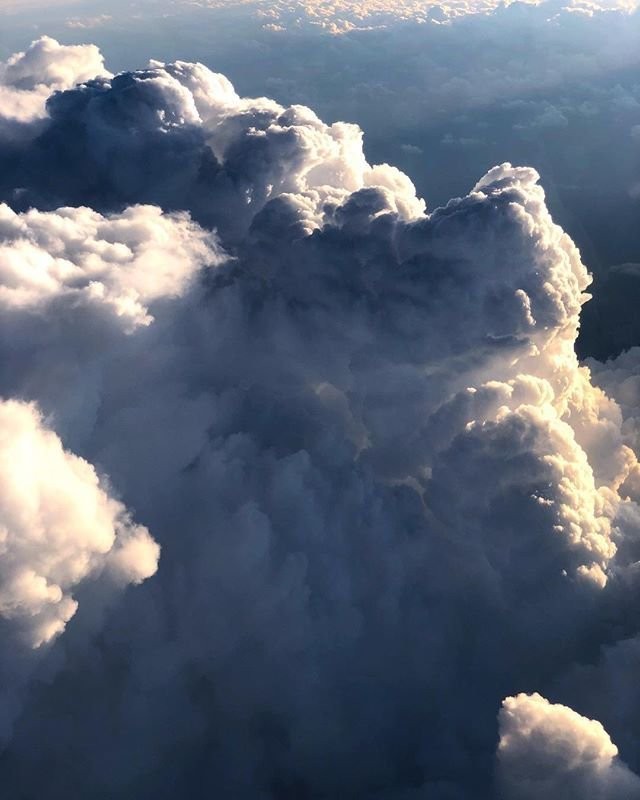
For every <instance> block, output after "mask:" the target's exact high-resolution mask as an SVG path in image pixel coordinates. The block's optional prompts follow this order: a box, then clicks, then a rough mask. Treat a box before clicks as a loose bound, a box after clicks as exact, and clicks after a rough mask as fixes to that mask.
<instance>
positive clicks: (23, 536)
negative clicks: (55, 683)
mask: <svg viewBox="0 0 640 800" xmlns="http://www.w3.org/2000/svg"><path fill="white" fill-rule="evenodd" d="M0 428H1V430H2V434H1V438H2V458H1V464H2V474H1V476H0V486H1V489H0V492H1V493H2V523H1V525H0V528H1V530H2V540H1V548H2V566H1V578H0V616H2V617H3V618H4V619H5V620H10V621H11V622H15V624H16V626H17V627H18V628H21V629H23V630H24V635H25V637H26V639H27V640H28V642H29V644H31V645H32V646H33V647H39V646H41V645H42V644H45V643H47V642H49V641H51V640H52V639H53V638H54V637H55V636H57V635H58V634H59V633H60V632H61V631H62V630H64V627H65V625H66V623H67V622H68V621H69V619H70V618H71V617H72V616H73V615H74V613H75V611H76V609H77V603H76V602H75V600H74V599H73V596H72V591H73V587H74V586H76V585H78V584H79V583H81V582H82V581H83V580H85V579H86V578H87V577H89V576H91V575H92V574H94V573H97V572H99V571H101V570H103V569H110V570H112V571H113V573H114V575H115V576H116V577H117V579H118V581H120V582H122V583H123V584H126V583H140V582H141V581H143V580H144V579H145V578H148V577H149V576H150V575H153V573H154V572H155V571H156V564H157V560H158V553H159V549H158V546H157V545H156V544H155V542H154V541H153V540H152V539H151V537H150V535H149V533H148V531H147V530H146V528H144V527H142V526H136V525H134V524H133V523H132V522H131V520H130V518H129V517H128V515H127V513H126V511H125V509H124V506H123V505H122V504H121V503H119V502H118V501H117V500H114V499H113V498H111V497H109V495H108V494H107V493H106V492H105V490H104V488H103V487H102V486H101V485H100V481H99V479H98V476H97V474H96V472H95V470H94V468H93V467H92V466H91V465H90V464H88V463H87V462H86V461H83V460H82V459H81V458H78V457H77V456H74V455H73V454H71V453H68V452H65V450H64V449H63V447H62V443H61V442H60V439H59V438H58V437H57V436H56V435H55V434H54V433H53V432H52V431H50V430H47V428H46V427H45V426H44V423H43V420H42V418H41V417H40V415H39V414H38V411H37V409H36V408H35V407H34V406H32V405H26V404H24V403H19V402H16V401H4V402H3V403H2V406H1V407H0Z"/></svg>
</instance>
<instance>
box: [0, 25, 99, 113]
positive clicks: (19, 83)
mask: <svg viewBox="0 0 640 800" xmlns="http://www.w3.org/2000/svg"><path fill="white" fill-rule="evenodd" d="M97 75H108V73H107V72H106V70H105V68H104V59H103V58H102V55H101V54H100V51H99V50H98V48H97V47H95V45H71V46H66V45H61V44H59V43H58V42H57V41H56V40H55V39H51V38H50V37H49V36H42V37H41V38H40V39H38V40H37V41H35V42H32V43H31V46H30V47H29V48H27V50H25V52H23V53H16V54H15V55H13V56H11V58H10V59H9V60H8V61H6V62H5V63H4V64H2V65H0V120H1V119H2V118H3V117H4V118H5V119H6V118H8V119H13V120H16V121H18V122H29V121H31V120H33V119H35V118H37V117H39V116H41V115H42V113H43V111H44V104H45V101H46V99H47V98H48V97H49V95H50V94H51V93H52V92H53V91H55V90H59V89H69V88H70V87H72V86H74V85H75V84H76V83H81V82H82V81H86V80H89V78H95V77H96V76H97Z"/></svg>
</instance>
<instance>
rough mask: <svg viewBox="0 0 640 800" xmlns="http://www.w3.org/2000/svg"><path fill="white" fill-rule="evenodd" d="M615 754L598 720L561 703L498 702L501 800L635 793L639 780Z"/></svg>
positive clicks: (610, 799)
mask: <svg viewBox="0 0 640 800" xmlns="http://www.w3.org/2000/svg"><path fill="white" fill-rule="evenodd" d="M617 756H618V748H617V747H616V746H615V745H614V744H613V742H612V741H611V739H610V738H609V736H608V734H607V732H606V731H605V729H604V728H603V727H602V725H601V724H600V723H599V722H597V721H595V720H590V719H586V718H585V717H581V716H580V715H579V714H576V712H575V711H572V710H571V709H570V708H567V707H566V706H563V705H552V704H551V703H549V702H548V701H547V700H545V698H544V697H541V696H540V695H539V694H533V695H525V694H520V695H518V696H517V697H508V698H507V699H506V700H505V701H504V703H503V704H502V710H501V711H500V744H499V746H498V765H499V770H500V775H501V780H502V784H503V785H502V790H503V795H502V796H503V797H504V798H505V800H537V799H538V798H543V797H566V798H567V800H569V799H570V798H576V800H577V798H584V799H585V800H588V799H589V798H594V800H595V798H598V800H632V798H634V797H640V778H638V776H637V775H634V774H633V773H632V772H631V771H630V770H629V769H628V768H627V767H626V766H625V765H624V764H622V763H621V762H620V761H618V759H617Z"/></svg>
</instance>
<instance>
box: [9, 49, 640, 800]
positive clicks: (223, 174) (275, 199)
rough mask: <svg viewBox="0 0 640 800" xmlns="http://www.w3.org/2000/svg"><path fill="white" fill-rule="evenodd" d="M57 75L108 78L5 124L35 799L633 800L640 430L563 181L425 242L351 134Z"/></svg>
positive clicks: (13, 708)
mask: <svg viewBox="0 0 640 800" xmlns="http://www.w3.org/2000/svg"><path fill="white" fill-rule="evenodd" d="M36 55H37V58H38V59H44V61H45V62H46V65H47V68H46V70H45V71H44V73H43V74H47V75H59V74H60V73H59V72H58V71H56V68H55V64H56V61H57V59H62V61H63V62H64V63H67V61H68V60H69V59H70V58H71V56H73V59H75V60H74V61H73V64H74V66H73V70H74V74H75V78H69V79H68V83H72V82H73V81H74V80H85V79H86V78H87V77H88V76H87V75H86V74H85V71H84V67H85V62H84V59H86V62H87V64H91V65H94V66H95V65H96V64H99V70H98V71H99V72H101V74H100V75H99V76H98V77H96V78H91V79H88V80H85V82H84V83H83V84H82V85H80V86H77V87H73V86H71V85H67V84H65V82H64V81H67V78H66V77H65V78H56V79H55V81H58V83H56V82H55V81H53V79H52V81H53V82H52V83H51V84H50V88H51V89H56V90H58V91H55V92H54V93H52V94H50V96H49V97H48V99H47V102H46V106H43V105H42V104H41V102H40V94H39V93H40V92H41V91H42V92H43V93H44V89H42V90H41V88H39V87H40V84H35V85H34V82H33V80H26V79H25V80H22V79H21V80H20V81H19V82H18V83H16V81H15V80H14V83H13V84H11V87H12V88H11V92H13V93H14V94H15V95H16V96H18V97H19V98H20V99H21V102H24V104H25V105H29V106H30V104H31V103H32V101H33V109H34V112H33V116H29V117H28V118H27V117H21V118H20V119H18V120H16V119H15V117H13V118H12V116H11V115H12V111H11V109H12V108H13V107H14V106H12V105H11V104H9V105H7V106H5V105H0V114H1V115H2V119H3V121H2V123H1V124H0V163H1V164H2V166H3V168H2V170H1V171H0V197H1V199H2V200H3V204H2V205H0V328H1V330H0V333H1V335H0V356H1V359H0V393H1V394H2V396H3V397H4V398H6V400H4V401H3V402H2V403H1V404H0V498H2V501H3V502H2V507H3V512H2V515H0V547H1V550H0V559H1V561H0V564H1V566H0V618H1V625H0V636H1V637H2V639H1V640H0V644H1V649H0V654H1V658H0V669H1V670H2V675H3V676H4V675H6V676H7V677H6V681H5V684H4V685H5V686H6V687H8V688H7V689H6V690H5V691H4V694H3V695H0V709H1V720H2V730H1V733H2V745H3V750H2V754H1V755H0V777H1V778H2V782H3V786H5V787H6V791H7V793H8V794H9V795H11V794H13V796H16V797H17V796H20V795H22V796H23V797H26V798H43V797H45V798H47V800H48V799H49V798H51V800H57V798H67V797H69V796H70V795H73V796H77V797H91V798H96V800H102V799H103V798H104V800H106V798H113V797H118V798H127V799H128V798H132V799H133V798H136V800H140V799H141V798H154V800H159V799H161V798H175V797H183V796H184V797H190V796H212V797H224V798H226V797H234V798H247V800H255V799H256V798H265V800H267V798H273V800H285V799H286V798H297V799H300V798H336V797H341V798H353V800H359V799H360V798H365V797H366V798H376V799H377V800H403V799H404V798H412V799H413V798H425V799H426V798H428V799H429V800H452V798H455V799H456V800H458V799H461V800H467V799H468V800H471V798H473V799H474V800H478V799H479V798H493V797H498V796H500V797H504V798H506V800H538V798H543V797H544V798H546V797H549V796H555V795H557V796H566V797H567V798H573V797H576V798H578V797H585V798H588V799H589V800H590V799H591V797H593V798H594V800H595V798H596V797H598V798H607V800H632V798H635V797H637V796H638V779H637V778H636V776H635V775H634V773H633V771H632V770H636V771H637V770H638V769H640V762H638V759H637V749H635V748H634V747H633V745H632V743H633V741H634V739H635V737H636V736H638V735H639V734H640V715H633V714H628V713H624V710H625V709H626V708H627V696H626V694H625V692H624V691H622V688H621V690H620V691H619V692H618V691H616V690H615V688H614V689H612V688H611V687H610V686H609V687H608V689H607V692H605V691H604V690H603V689H602V686H603V685H606V678H607V676H608V675H611V674H616V675H622V676H626V679H627V682H628V681H629V680H630V679H631V678H630V676H633V675H635V674H636V673H637V655H636V649H637V648H634V647H633V646H632V645H633V643H634V642H635V639H636V636H637V635H638V624H637V622H636V619H637V618H638V617H637V615H636V614H634V611H635V609H636V607H637V594H638V588H637V587H636V583H637V569H636V564H637V561H638V558H639V557H640V554H639V553H638V549H639V548H638V536H639V535H640V510H639V508H638V505H637V501H638V499H640V470H639V469H638V463H637V460H636V456H635V453H634V449H635V445H636V439H635V427H636V426H635V422H636V416H637V407H638V405H637V403H636V394H635V393H634V392H633V391H632V389H630V388H629V387H628V386H626V388H625V391H624V392H622V391H621V390H620V386H621V385H622V384H624V382H625V380H624V375H625V372H626V370H627V369H628V368H629V365H628V364H626V362H624V363H623V362H620V363H619V364H617V365H615V368H614V365H610V364H609V365H602V364H594V365H593V366H592V370H593V374H594V376H595V377H596V379H597V382H598V386H596V385H595V383H594V382H592V375H591V371H590V369H589V368H587V367H585V366H581V365H580V364H579V362H578V360H577V358H576V355H575V352H574V344H575V339H576V336H577V330H578V322H579V315H580V311H581V307H582V304H583V303H584V301H585V300H586V299H587V297H588V295H587V294H586V290H587V288H588V286H589V283H590V277H589V274H588V272H587V270H586V268H585V266H584V264H583V263H582V260H581V257H580V253H579V252H578V250H577V248H576V247H575V245H574V244H573V242H572V241H571V239H570V237H569V236H568V235H567V234H566V233H565V232H564V231H563V230H562V229H561V228H560V227H559V226H557V225H556V224H555V223H554V222H553V220H552V218H551V216H550V214H549V212H548V210H547V206H546V202H545V195H544V192H543V190H542V188H541V186H540V185H539V180H538V178H539V176H538V175H537V173H536V172H535V170H533V169H530V168H526V167H513V166H511V164H508V163H504V164H502V165H500V166H497V167H495V168H493V169H491V170H490V171H489V172H488V173H487V174H486V175H485V176H484V177H483V178H482V179H481V180H480V181H479V182H478V183H477V184H476V185H475V186H474V187H473V188H472V190H471V191H470V192H469V194H467V195H466V196H464V197H462V198H458V199H455V200H452V201H450V202H449V203H448V204H447V205H445V206H444V207H442V208H438V209H436V210H435V211H433V212H432V213H430V214H427V213H426V211H425V207H424V203H423V202H422V201H421V200H419V199H418V198H417V197H416V194H415V189H414V187H413V184H412V183H411V181H410V180H409V178H408V177H407V176H406V175H404V174H403V173H401V172H400V171H399V170H397V169H395V168H393V167H391V166H389V165H386V164H383V165H371V164H369V163H368V161H367V159H366V158H365V156H364V153H363V150H362V134H361V131H360V130H359V129H358V128H357V126H354V125H349V124H346V123H342V122H337V123H334V124H332V125H326V124H324V123H323V122H322V121H321V120H320V119H319V118H318V117H317V116H316V115H315V114H314V113H313V112H312V111H311V110H309V109H308V108H306V107H303V106H292V107H290V108H285V107H283V106H281V105H279V104H278V103H276V102H274V101H272V100H268V99H265V98H259V99H247V98H242V97H240V96H239V95H238V94H237V93H236V92H235V90H234V88H233V86H232V85H231V84H230V83H229V81H228V80H227V79H226V78H225V77H224V76H222V75H219V74H215V73H212V72H210V71H209V70H208V69H207V68H206V67H204V66H202V65H201V64H190V63H186V62H176V63H173V64H162V63H160V62H152V63H151V64H150V65H149V66H148V67H147V68H145V69H144V70H141V71H139V72H133V73H124V74H120V75H117V76H115V77H111V76H110V75H109V74H108V73H106V72H104V69H103V66H102V62H101V61H100V59H99V54H98V55H96V52H95V51H94V50H93V49H92V48H85V49H84V50H82V51H81V52H78V51H77V50H74V51H73V53H69V52H68V51H67V49H66V48H64V47H59V46H57V44H55V43H52V42H51V41H45V42H42V41H40V42H36V43H34V45H32V47H31V48H30V49H29V50H28V51H25V53H24V54H23V55H20V56H17V57H16V58H15V59H14V60H13V61H12V62H11V63H12V64H14V65H22V67H20V69H21V70H22V72H21V73H20V74H24V75H27V74H29V73H28V69H29V68H28V65H29V64H30V63H31V62H32V60H33V59H34V58H36ZM96 59H97V60H96ZM88 68H89V67H87V69H88ZM8 69H9V68H8V67H7V70H6V71H5V72H3V73H2V74H3V75H6V74H9V73H8ZM16 69H18V67H16ZM39 69H40V67H39ZM10 74H14V73H10ZM4 80H5V81H9V78H6V77H5V78H4ZM11 80H13V79H11ZM43 85H44V84H43ZM47 85H49V84H47ZM34 92H36V93H37V94H38V96H37V97H36V96H35V95H34V94H33V93H34ZM2 97H3V95H1V94H0V99H1V98H2ZM36 101H37V102H36ZM12 102H13V101H12ZM30 107H31V106H30ZM16 126H18V127H19V130H20V136H16V130H17V128H16ZM616 370H617V371H616ZM599 386H602V387H603V388H599ZM605 392H609V393H610V394H607V393H605ZM612 397H615V398H617V400H614V399H612ZM26 448H29V451H30V452H35V453H37V454H39V456H38V458H37V464H38V469H37V470H33V469H31V470H29V469H27V466H26V460H25V456H24V452H25V449H26ZM107 476H108V478H107ZM5 508H6V512H5V510H4V509H5ZM160 548H161V549H160ZM158 557H159V563H157V561H158ZM156 567H157V572H156ZM128 584H139V585H137V586H135V587H131V588H130V589H126V590H125V587H126V586H127V585H128ZM17 641H19V642H20V645H19V647H14V642H17ZM629 643H631V644H629ZM620 653H623V655H616V654H620ZM585 665H588V666H589V669H586V666H585ZM576 675H578V678H576V677H575V676H576ZM618 685H619V686H620V687H624V686H625V685H626V684H625V682H624V681H623V680H620V681H619V684H618ZM537 692H541V693H543V694H544V695H545V696H548V697H549V698H550V699H551V700H552V701H553V702H550V701H547V700H546V699H545V698H544V697H543V696H542V695H541V694H537ZM522 693H524V694H522ZM604 697H606V702H604V701H603V698H604ZM505 698H507V699H505ZM501 704H502V710H501V711H500V708H501ZM569 705H571V708H569V707H568V706H569ZM572 709H575V710H572ZM596 710H597V716H598V718H599V719H600V720H601V723H602V724H601V723H600V722H595V721H591V717H594V716H596ZM498 714H499V716H498ZM603 725H604V727H603ZM605 728H606V729H607V731H608V732H607V731H605ZM613 741H615V742H616V743H617V745H618V746H619V747H620V756H618V750H617V747H616V745H614V744H613ZM623 762H626V763H628V764H629V767H627V766H625V763H623ZM494 773H495V774H494ZM598 792H600V793H599V794H598ZM590 793H591V794H590Z"/></svg>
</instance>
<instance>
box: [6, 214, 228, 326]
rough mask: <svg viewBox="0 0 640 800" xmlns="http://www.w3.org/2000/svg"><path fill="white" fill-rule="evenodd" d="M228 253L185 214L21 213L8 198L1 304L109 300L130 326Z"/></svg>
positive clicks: (146, 319) (28, 306) (34, 306)
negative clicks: (151, 304)
mask: <svg viewBox="0 0 640 800" xmlns="http://www.w3.org/2000/svg"><path fill="white" fill-rule="evenodd" d="M223 257H224V255H223V254H222V253H221V251H220V248H219V247H217V245H216V241H215V238H214V237H213V236H211V235H209V234H207V233H205V232H204V231H202V230H200V229H198V228H197V227H196V226H195V225H193V223H191V221H190V220H189V219H188V217H187V215H185V214H173V215H163V214H162V212H161V211H160V209H159V208H157V207H155V206H134V207H130V208H128V209H126V211H124V212H123V213H122V214H118V215H113V216H110V217H104V216H102V215H101V214H98V213H96V212H95V211H92V210H91V209H89V208H61V209H58V210H57V211H55V212H50V213H47V212H39V211H37V210H35V209H33V210H31V211H28V212H25V213H24V214H16V213H14V212H13V211H12V210H11V209H10V208H9V206H7V205H0V306H2V307H4V308H5V309H6V310H7V311H9V312H11V311H15V310H18V309H19V310H23V311H26V310H40V311H42V309H44V308H46V307H47V306H49V305H51V304H52V303H60V302H64V303H65V304H67V305H70V306H72V307H76V308H77V307H78V306H80V305H91V304H94V305H101V306H106V307H108V308H109V309H110V310H111V313H113V314H114V315H115V316H117V317H119V318H120V319H121V320H122V324H123V327H129V328H134V327H136V326H137V325H148V324H149V323H150V322H151V320H152V317H151V316H150V314H149V309H148V305H149V303H153V302H154V301H155V300H158V299H159V298H163V297H176V296H178V295H180V294H182V293H183V292H184V291H185V290H186V287H187V286H188V283H189V281H191V280H192V279H193V277H194V275H195V274H196V273H197V271H198V270H199V269H200V268H201V266H202V264H203V263H210V264H212V265H213V264H216V263H220V261H221V260H222V258H223Z"/></svg>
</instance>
